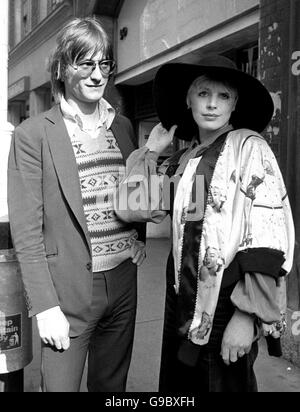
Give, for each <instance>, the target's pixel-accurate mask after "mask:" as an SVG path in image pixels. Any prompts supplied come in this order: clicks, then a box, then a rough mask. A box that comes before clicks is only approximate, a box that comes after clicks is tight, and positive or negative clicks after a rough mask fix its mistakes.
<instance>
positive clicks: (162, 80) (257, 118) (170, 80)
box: [153, 63, 274, 141]
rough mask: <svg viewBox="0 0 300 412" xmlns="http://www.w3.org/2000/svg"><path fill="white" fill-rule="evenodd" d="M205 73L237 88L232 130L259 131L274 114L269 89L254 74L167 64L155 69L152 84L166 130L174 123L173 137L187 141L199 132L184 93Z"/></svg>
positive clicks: (157, 108) (157, 109)
mask: <svg viewBox="0 0 300 412" xmlns="http://www.w3.org/2000/svg"><path fill="white" fill-rule="evenodd" d="M204 74H207V75H211V76H213V77H217V78H220V77H221V78H224V79H226V80H227V81H228V82H232V83H233V84H234V85H235V87H236V88H237V90H238V95H239V97H238V101H237V104H236V108H235V111H234V112H233V113H232V116H231V118H230V123H231V124H232V126H233V127H234V128H235V129H241V128H246V129H251V130H253V131H256V132H258V133H261V132H262V131H263V130H264V129H265V128H266V126H267V125H268V123H269V122H270V120H271V118H272V116H273V113H274V104H273V100H272V97H271V95H270V93H269V92H268V90H267V89H266V88H265V87H264V86H263V84H262V83H261V82H260V81H259V80H258V79H256V78H255V77H253V76H251V75H249V74H247V73H244V72H242V71H240V70H237V69H232V68H226V67H211V66H201V65H191V64H186V63H167V64H165V65H163V66H162V67H161V68H160V69H159V70H158V72H157V74H156V77H155V80H154V85H153V97H154V104H155V107H156V111H157V115H158V117H159V120H160V122H161V123H162V125H163V126H164V127H165V128H166V129H170V127H171V126H173V125H175V124H177V126H178V127H177V129H176V132H175V136H176V137H177V138H179V139H182V140H187V141H189V140H191V139H192V138H193V137H194V136H195V135H196V134H197V133H198V127H197V124H196V123H195V121H194V119H193V115H192V111H191V110H190V109H188V108H187V102H186V96H187V92H188V89H189V87H190V85H191V83H192V82H193V81H194V80H195V79H196V78H197V77H199V76H202V75H204Z"/></svg>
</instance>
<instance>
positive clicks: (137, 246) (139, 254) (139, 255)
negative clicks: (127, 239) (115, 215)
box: [131, 240, 146, 266]
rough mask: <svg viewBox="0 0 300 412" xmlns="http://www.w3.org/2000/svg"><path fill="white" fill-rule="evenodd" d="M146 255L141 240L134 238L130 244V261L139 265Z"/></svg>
mask: <svg viewBox="0 0 300 412" xmlns="http://www.w3.org/2000/svg"><path fill="white" fill-rule="evenodd" d="M145 257H146V246H145V244H144V243H143V242H141V241H139V240H136V241H135V242H134V243H133V245H132V246H131V258H132V263H134V264H136V265H137V266H141V264H142V263H143V261H144V260H145Z"/></svg>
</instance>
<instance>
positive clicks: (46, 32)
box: [9, 0, 74, 69]
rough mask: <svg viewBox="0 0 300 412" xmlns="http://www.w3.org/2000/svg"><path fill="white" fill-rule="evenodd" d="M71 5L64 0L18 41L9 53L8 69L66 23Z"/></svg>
mask: <svg viewBox="0 0 300 412" xmlns="http://www.w3.org/2000/svg"><path fill="white" fill-rule="evenodd" d="M73 12H74V10H73V5H72V2H70V0H65V1H64V2H63V3H62V4H61V5H60V6H58V7H57V8H56V9H55V10H54V11H53V12H52V13H51V14H49V15H48V16H47V17H46V18H45V19H44V20H42V21H41V22H40V23H39V24H38V25H37V26H36V27H35V28H34V29H33V30H32V31H31V32H30V33H29V34H28V35H27V36H26V37H25V38H24V39H23V40H22V41H21V42H20V43H18V44H17V45H16V46H15V47H14V48H13V49H12V50H11V51H10V53H9V69H10V68H12V67H14V66H15V65H16V64H18V63H19V62H20V61H22V60H23V59H24V58H25V57H26V56H28V55H30V54H31V53H32V52H33V51H34V50H36V49H37V48H39V47H40V46H41V44H43V43H45V42H46V41H47V40H49V38H51V37H52V36H53V35H54V34H56V33H57V32H58V30H59V29H60V28H61V27H62V26H63V25H64V24H65V23H66V20H67V19H68V17H72V16H73V14H74V13H73Z"/></svg>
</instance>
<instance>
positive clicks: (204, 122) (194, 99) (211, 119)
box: [187, 79, 237, 133]
mask: <svg viewBox="0 0 300 412" xmlns="http://www.w3.org/2000/svg"><path fill="white" fill-rule="evenodd" d="M236 102H237V92H236V91H235V90H234V89H232V88H230V87H229V86H227V85H225V84H223V83H221V82H216V81H211V80H201V79H200V80H198V81H197V80H196V81H195V82H194V83H193V85H192V86H191V88H190V90H189V92H188V96H187V103H188V105H189V106H190V108H191V110H192V113H193V117H194V120H195V122H196V123H197V125H198V127H199V130H200V133H201V130H203V131H206V132H207V131H216V130H218V129H220V128H222V127H224V126H226V125H227V124H228V123H229V119H230V116H231V113H232V112H233V111H234V109H235V106H236Z"/></svg>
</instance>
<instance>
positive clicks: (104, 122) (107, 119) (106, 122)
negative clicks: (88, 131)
mask: <svg viewBox="0 0 300 412" xmlns="http://www.w3.org/2000/svg"><path fill="white" fill-rule="evenodd" d="M60 108H61V111H62V114H63V117H64V118H65V119H67V120H70V121H72V122H73V123H76V124H77V125H78V126H79V127H80V128H81V129H83V126H84V124H83V122H82V119H81V117H80V114H78V113H77V112H76V110H75V109H74V108H73V107H72V106H71V105H70V104H69V103H68V102H67V101H66V99H65V98H64V97H63V96H62V98H61V101H60ZM99 113H100V117H99V121H98V124H97V128H98V127H102V126H105V127H106V129H107V130H108V129H110V127H111V125H112V122H113V120H114V118H115V115H116V111H115V109H114V108H113V107H112V106H111V105H110V104H109V103H108V101H106V100H105V99H104V98H102V99H101V100H100V101H99Z"/></svg>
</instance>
